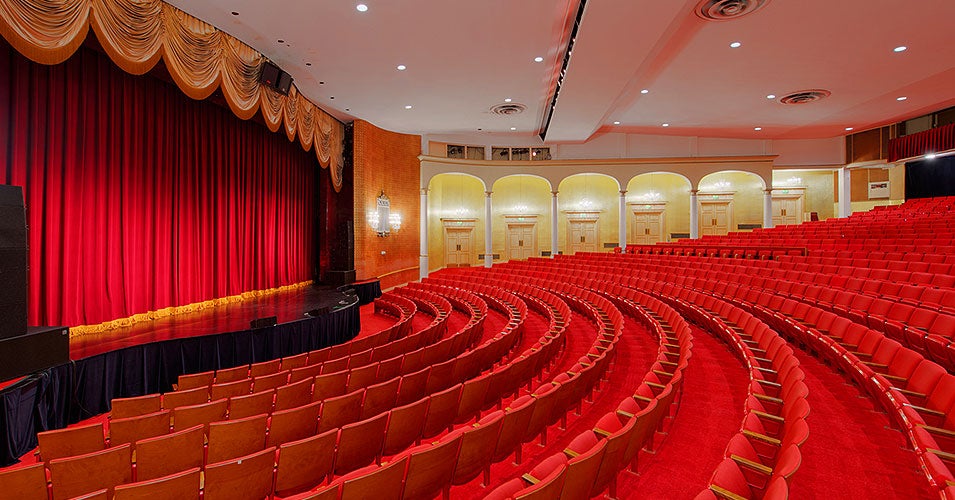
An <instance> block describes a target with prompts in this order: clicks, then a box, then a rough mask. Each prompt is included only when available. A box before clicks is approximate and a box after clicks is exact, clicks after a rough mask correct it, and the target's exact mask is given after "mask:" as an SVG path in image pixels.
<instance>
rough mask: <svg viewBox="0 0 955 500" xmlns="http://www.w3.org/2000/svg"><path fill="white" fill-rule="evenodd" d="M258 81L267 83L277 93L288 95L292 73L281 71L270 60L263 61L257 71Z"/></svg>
mask: <svg viewBox="0 0 955 500" xmlns="http://www.w3.org/2000/svg"><path fill="white" fill-rule="evenodd" d="M259 83H261V84H262V85H267V86H268V87H269V88H271V89H272V90H274V91H276V92H278V93H279V94H282V95H288V92H289V90H290V89H291V88H292V75H290V74H288V73H286V72H284V71H282V70H281V69H280V68H279V67H278V66H276V65H275V64H273V63H272V62H271V61H265V62H263V63H262V70H261V71H260V72H259Z"/></svg>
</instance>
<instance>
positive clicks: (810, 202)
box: [773, 170, 839, 220]
mask: <svg viewBox="0 0 955 500" xmlns="http://www.w3.org/2000/svg"><path fill="white" fill-rule="evenodd" d="M792 177H796V178H799V179H801V181H800V182H798V183H796V184H795V185H796V186H801V187H805V188H806V197H805V199H804V200H803V211H804V212H816V214H818V215H819V219H820V220H823V219H828V218H830V217H835V215H836V214H837V213H839V210H838V208H836V209H835V210H833V204H834V203H835V199H834V192H835V186H834V185H833V179H834V177H835V176H833V175H832V171H830V170H775V171H773V184H774V188H773V189H774V190H775V191H779V190H783V189H786V187H785V186H786V184H785V183H786V181H787V180H788V179H790V178H792Z"/></svg>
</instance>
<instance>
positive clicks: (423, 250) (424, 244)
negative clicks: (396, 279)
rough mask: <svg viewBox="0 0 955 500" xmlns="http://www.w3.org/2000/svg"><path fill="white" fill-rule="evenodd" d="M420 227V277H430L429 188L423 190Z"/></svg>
mask: <svg viewBox="0 0 955 500" xmlns="http://www.w3.org/2000/svg"><path fill="white" fill-rule="evenodd" d="M420 214H421V216H420V220H419V221H418V226H419V228H420V231H421V233H420V235H419V236H418V240H419V248H418V252H419V254H418V276H419V277H421V278H427V277H428V188H422V189H421V212H420Z"/></svg>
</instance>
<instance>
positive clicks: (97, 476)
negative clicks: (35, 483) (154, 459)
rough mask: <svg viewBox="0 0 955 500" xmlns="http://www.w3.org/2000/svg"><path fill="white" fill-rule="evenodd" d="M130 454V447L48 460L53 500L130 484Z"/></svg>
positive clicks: (61, 499) (119, 447)
mask: <svg viewBox="0 0 955 500" xmlns="http://www.w3.org/2000/svg"><path fill="white" fill-rule="evenodd" d="M131 458H132V450H131V448H130V445H129V444H124V445H120V446H116V447H114V448H109V449H106V450H100V451H94V452H92V453H87V454H83V455H76V456H71V457H68V458H57V459H53V460H50V464H49V467H50V482H51V484H52V485H53V500H66V499H69V498H73V497H76V496H80V495H83V494H86V493H90V492H94V491H98V490H100V489H103V488H106V489H108V490H109V491H110V492H112V491H113V488H114V487H115V486H116V485H117V484H123V483H128V482H131V481H132V479H133V472H132V463H131Z"/></svg>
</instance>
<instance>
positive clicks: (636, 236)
mask: <svg viewBox="0 0 955 500" xmlns="http://www.w3.org/2000/svg"><path fill="white" fill-rule="evenodd" d="M633 215H634V230H633V238H632V241H633V244H635V245H653V244H654V243H658V242H661V241H664V237H663V212H637V213H635V214H633Z"/></svg>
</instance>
